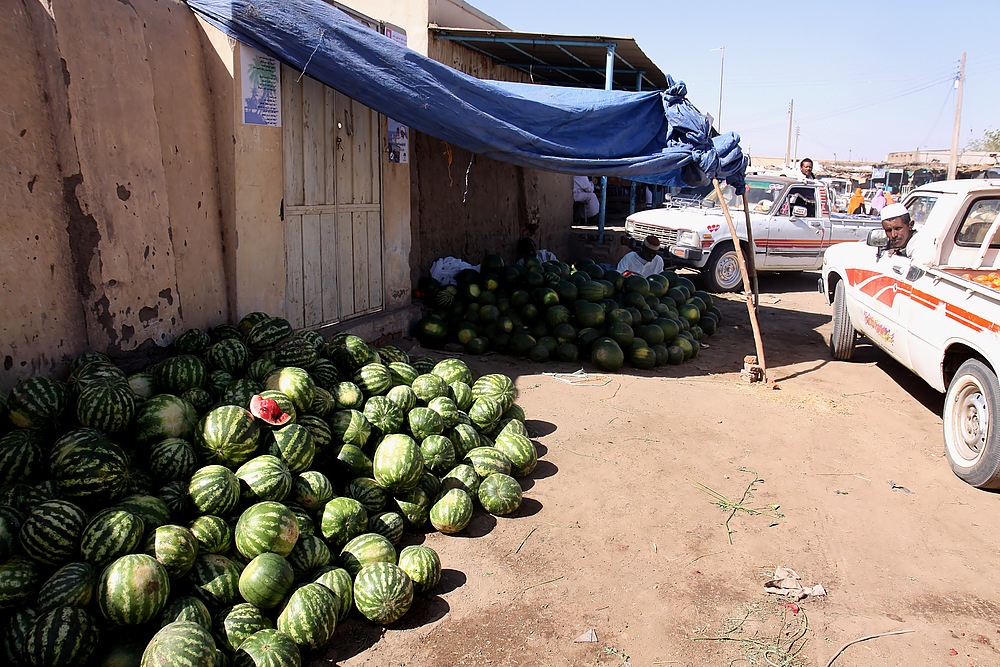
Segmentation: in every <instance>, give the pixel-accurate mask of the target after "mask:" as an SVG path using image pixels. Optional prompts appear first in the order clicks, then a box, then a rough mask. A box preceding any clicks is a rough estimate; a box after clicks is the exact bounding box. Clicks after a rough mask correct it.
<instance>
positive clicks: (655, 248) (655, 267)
mask: <svg viewBox="0 0 1000 667" xmlns="http://www.w3.org/2000/svg"><path fill="white" fill-rule="evenodd" d="M662 270H663V258H662V257H660V239H658V238H656V237H655V236H653V235H652V234H650V235H649V236H647V237H646V239H645V240H644V241H643V242H642V247H641V248H639V249H638V250H634V251H632V252H630V253H629V254H627V255H625V256H624V257H622V261H620V262H618V272H619V273H621V274H622V275H628V274H629V273H638V274H639V275H641V276H643V277H645V278H648V277H649V276H651V275H653V274H654V273H659V272H660V271H662Z"/></svg>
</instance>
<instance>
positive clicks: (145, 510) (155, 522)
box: [115, 494, 170, 531]
mask: <svg viewBox="0 0 1000 667" xmlns="http://www.w3.org/2000/svg"><path fill="white" fill-rule="evenodd" d="M115 507H116V508H118V509H123V510H125V511H127V512H131V513H132V514H134V515H136V516H137V517H139V518H140V519H142V523H143V526H145V528H146V530H147V531H150V530H153V529H154V528H156V527H157V526H162V525H163V524H165V523H167V522H169V521H170V508H169V507H167V505H166V503H164V502H163V501H162V500H160V499H159V498H157V497H156V496H150V495H144V494H133V495H130V496H125V497H124V498H122V499H121V500H119V501H118V504H117V505H115Z"/></svg>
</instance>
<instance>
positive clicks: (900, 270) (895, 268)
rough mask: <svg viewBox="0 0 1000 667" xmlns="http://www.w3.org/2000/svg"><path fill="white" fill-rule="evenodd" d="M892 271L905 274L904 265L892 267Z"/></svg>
mask: <svg viewBox="0 0 1000 667" xmlns="http://www.w3.org/2000/svg"><path fill="white" fill-rule="evenodd" d="M892 271H893V273H898V274H899V275H903V267H901V266H894V267H892Z"/></svg>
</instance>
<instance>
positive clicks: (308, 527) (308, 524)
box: [285, 503, 318, 544]
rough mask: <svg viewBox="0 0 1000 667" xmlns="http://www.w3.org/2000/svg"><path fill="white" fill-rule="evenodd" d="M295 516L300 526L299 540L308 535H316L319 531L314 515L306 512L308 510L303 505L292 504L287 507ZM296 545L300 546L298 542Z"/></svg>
mask: <svg viewBox="0 0 1000 667" xmlns="http://www.w3.org/2000/svg"><path fill="white" fill-rule="evenodd" d="M285 507H287V508H288V509H289V511H291V513H292V514H294V515H295V522H296V523H298V524H299V539H300V540H301V539H302V538H303V537H305V536H306V535H316V534H317V533H318V531H317V530H316V521H315V520H314V519H313V513H312V512H309V511H308V510H306V508H304V507H302V506H301V505H296V504H294V503H293V504H291V505H285ZM296 544H298V543H297V542H296Z"/></svg>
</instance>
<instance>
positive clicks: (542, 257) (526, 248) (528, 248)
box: [517, 236, 556, 264]
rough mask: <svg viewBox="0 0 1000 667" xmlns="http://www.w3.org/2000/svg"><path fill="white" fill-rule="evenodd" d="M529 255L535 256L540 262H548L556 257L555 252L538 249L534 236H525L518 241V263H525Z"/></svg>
mask: <svg viewBox="0 0 1000 667" xmlns="http://www.w3.org/2000/svg"><path fill="white" fill-rule="evenodd" d="M528 257H535V258H537V259H538V261H539V262H548V261H551V260H555V259H556V256H555V254H554V253H551V252H549V251H548V250H536V249H535V240H534V239H533V238H531V237H530V236H523V237H521V238H520V239H519V240H518V242H517V263H518V264H524V260H525V259H527V258H528Z"/></svg>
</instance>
